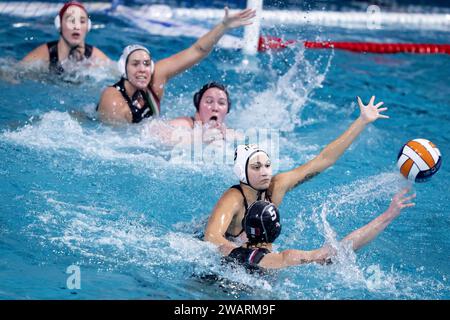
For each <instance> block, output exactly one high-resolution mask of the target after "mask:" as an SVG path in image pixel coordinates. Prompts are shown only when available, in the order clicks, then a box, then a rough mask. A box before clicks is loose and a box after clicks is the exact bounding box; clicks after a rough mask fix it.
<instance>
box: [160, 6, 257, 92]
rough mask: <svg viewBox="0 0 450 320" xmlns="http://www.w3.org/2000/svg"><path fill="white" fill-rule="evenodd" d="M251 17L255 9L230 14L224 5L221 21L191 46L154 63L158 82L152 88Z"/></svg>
mask: <svg viewBox="0 0 450 320" xmlns="http://www.w3.org/2000/svg"><path fill="white" fill-rule="evenodd" d="M253 17H255V10H253V9H246V10H243V11H240V12H238V13H236V14H232V15H230V14H229V10H228V8H227V7H225V17H224V18H223V20H222V22H220V23H219V24H218V25H216V26H215V27H214V28H213V29H212V30H210V31H209V32H208V33H207V34H205V35H204V36H202V37H201V38H200V39H198V40H197V42H195V43H194V44H193V45H192V46H191V47H189V48H187V49H185V50H183V51H181V52H179V53H177V54H174V55H173V56H171V57H169V58H166V59H163V60H160V61H158V62H157V63H156V65H157V67H156V70H158V73H157V74H155V81H158V82H159V83H155V85H154V86H153V88H154V89H155V90H157V89H158V87H159V86H160V85H161V84H162V85H164V83H165V82H166V81H167V80H169V79H170V78H172V77H173V76H175V75H177V74H178V73H181V72H183V71H185V70H187V69H189V68H190V67H192V66H193V65H195V64H197V63H198V62H200V61H201V60H202V59H203V58H205V57H206V56H207V55H208V54H209V53H210V52H211V50H212V48H213V47H214V45H215V44H216V43H217V42H218V41H219V40H220V38H221V37H222V36H223V35H224V34H225V32H227V31H228V30H230V29H233V28H238V27H241V26H245V25H249V24H251V23H252V22H251V21H250V20H251V19H253Z"/></svg>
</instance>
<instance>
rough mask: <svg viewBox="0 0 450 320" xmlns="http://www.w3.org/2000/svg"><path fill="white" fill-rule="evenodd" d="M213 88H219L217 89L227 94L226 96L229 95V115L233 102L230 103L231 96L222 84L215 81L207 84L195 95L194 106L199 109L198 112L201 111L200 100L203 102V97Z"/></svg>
mask: <svg viewBox="0 0 450 320" xmlns="http://www.w3.org/2000/svg"><path fill="white" fill-rule="evenodd" d="M211 88H217V89H220V90H222V91H223V92H225V94H226V95H227V102H228V110H227V113H228V112H230V108H231V101H230V95H229V94H228V90H227V88H226V87H225V86H224V85H223V84H220V83H218V82H214V81H213V82H209V83H207V84H205V85H204V86H203V87H202V88H201V89H200V90H198V91H197V92H196V93H195V94H194V106H195V108H196V109H197V111H200V100H202V97H203V95H204V94H205V92H206V90H208V89H211Z"/></svg>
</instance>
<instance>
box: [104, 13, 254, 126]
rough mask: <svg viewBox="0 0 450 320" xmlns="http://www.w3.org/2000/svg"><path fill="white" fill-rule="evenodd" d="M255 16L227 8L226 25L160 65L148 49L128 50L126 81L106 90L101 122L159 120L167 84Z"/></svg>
mask: <svg viewBox="0 0 450 320" xmlns="http://www.w3.org/2000/svg"><path fill="white" fill-rule="evenodd" d="M254 16H255V11H254V10H252V9H246V10H243V11H240V12H239V13H236V14H233V15H229V14H228V8H225V17H224V19H223V21H222V22H221V23H219V24H218V25H216V26H215V27H214V28H213V29H212V30H211V31H209V32H208V33H207V34H205V35H204V36H202V37H201V38H200V39H198V40H197V42H196V43H195V44H194V45H192V46H191V47H190V48H188V49H185V50H183V51H181V52H179V53H177V54H174V55H172V56H170V57H168V58H166V59H163V60H160V61H158V62H156V63H155V62H153V60H152V56H151V54H150V51H149V50H147V49H146V48H144V47H142V46H138V45H133V46H128V47H126V48H125V49H124V51H123V54H122V56H121V58H120V60H119V69H120V72H121V73H122V78H121V79H120V81H119V82H118V83H116V84H115V85H114V86H111V87H108V88H106V89H105V90H104V91H103V93H102V96H101V98H100V103H99V106H98V112H99V114H100V119H101V120H102V121H104V122H108V123H118V122H128V123H138V122H140V121H142V120H143V119H144V118H147V117H150V116H158V115H159V112H160V101H161V99H162V96H163V94H164V89H165V86H166V82H167V81H168V80H169V79H171V78H172V77H174V76H175V75H177V74H179V73H181V72H183V71H185V70H187V69H189V68H190V67H192V66H193V65H195V64H197V63H199V62H200V61H201V60H202V59H204V58H205V57H206V56H207V55H208V54H209V52H210V51H211V50H212V48H213V47H214V45H215V44H216V43H217V42H218V41H219V39H220V38H221V37H222V36H223V35H224V34H225V32H226V31H228V30H230V29H233V28H237V27H241V26H245V25H248V24H250V23H251V21H250V20H251V19H252V18H253V17H254Z"/></svg>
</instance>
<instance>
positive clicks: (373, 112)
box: [358, 96, 389, 123]
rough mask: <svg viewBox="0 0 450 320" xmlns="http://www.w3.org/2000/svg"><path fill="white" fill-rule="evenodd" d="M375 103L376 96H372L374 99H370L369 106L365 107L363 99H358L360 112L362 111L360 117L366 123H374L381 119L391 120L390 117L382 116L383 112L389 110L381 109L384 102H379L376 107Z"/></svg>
mask: <svg viewBox="0 0 450 320" xmlns="http://www.w3.org/2000/svg"><path fill="white" fill-rule="evenodd" d="M374 102H375V96H372V98H370V101H369V104H368V105H364V103H363V102H362V101H361V98H360V97H358V105H359V110H360V111H361V115H360V116H361V118H362V119H363V120H364V122H366V123H370V122H373V121H375V120H377V119H379V118H384V119H387V118H389V116H386V115H384V114H381V112H383V111H386V110H387V108H380V107H381V106H382V105H383V103H384V102H378V103H377V104H376V105H374Z"/></svg>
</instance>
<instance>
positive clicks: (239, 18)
mask: <svg viewBox="0 0 450 320" xmlns="http://www.w3.org/2000/svg"><path fill="white" fill-rule="evenodd" d="M255 16H256V10H254V9H245V10H242V11H240V12H238V13H235V14H232V15H230V10H229V9H228V7H225V17H224V18H223V20H222V23H223V25H224V26H225V28H227V29H233V28H238V27H242V26H247V25H249V24H252V21H250V20H251V19H253V18H254V17H255Z"/></svg>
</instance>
